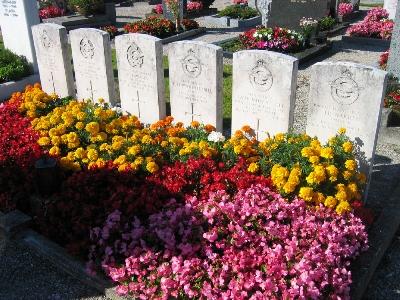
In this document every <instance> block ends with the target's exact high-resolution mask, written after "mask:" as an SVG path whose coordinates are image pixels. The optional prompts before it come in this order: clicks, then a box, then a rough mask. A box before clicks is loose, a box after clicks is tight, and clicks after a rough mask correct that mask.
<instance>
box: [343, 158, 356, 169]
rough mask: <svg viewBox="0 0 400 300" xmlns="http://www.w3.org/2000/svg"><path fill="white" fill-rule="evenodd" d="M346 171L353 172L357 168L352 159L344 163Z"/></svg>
mask: <svg viewBox="0 0 400 300" xmlns="http://www.w3.org/2000/svg"><path fill="white" fill-rule="evenodd" d="M344 165H345V167H346V169H347V170H350V171H354V170H355V169H356V168H357V163H356V161H355V160H353V159H348V160H346V161H345V163H344Z"/></svg>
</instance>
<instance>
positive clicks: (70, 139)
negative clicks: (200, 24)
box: [67, 132, 79, 143]
mask: <svg viewBox="0 0 400 300" xmlns="http://www.w3.org/2000/svg"><path fill="white" fill-rule="evenodd" d="M67 141H68V143H76V142H79V137H78V135H77V134H76V132H70V133H68V134H67Z"/></svg>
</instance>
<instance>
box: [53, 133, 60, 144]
mask: <svg viewBox="0 0 400 300" xmlns="http://www.w3.org/2000/svg"><path fill="white" fill-rule="evenodd" d="M51 143H52V144H53V145H54V146H58V145H60V144H61V138H60V137H59V136H58V135H56V136H53V137H52V138H51Z"/></svg>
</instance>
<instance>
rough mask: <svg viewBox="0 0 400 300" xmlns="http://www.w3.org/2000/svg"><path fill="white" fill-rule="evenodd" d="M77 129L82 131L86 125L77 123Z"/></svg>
mask: <svg viewBox="0 0 400 300" xmlns="http://www.w3.org/2000/svg"><path fill="white" fill-rule="evenodd" d="M75 128H76V129H78V130H82V129H83V128H85V124H84V123H83V122H77V123H76V124H75Z"/></svg>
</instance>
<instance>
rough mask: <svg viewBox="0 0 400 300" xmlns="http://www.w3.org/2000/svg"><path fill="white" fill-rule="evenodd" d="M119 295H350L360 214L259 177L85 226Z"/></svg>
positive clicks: (361, 233)
mask: <svg viewBox="0 0 400 300" xmlns="http://www.w3.org/2000/svg"><path fill="white" fill-rule="evenodd" d="M91 239H92V241H93V242H94V244H93V246H92V248H91V253H90V262H89V267H93V266H95V265H96V264H101V265H102V267H103V269H104V270H105V272H106V273H107V274H108V275H109V276H110V277H111V278H112V279H113V280H114V281H115V282H117V283H118V287H117V292H118V293H119V294H120V295H128V294H129V295H131V296H133V297H136V298H137V299H171V298H179V299H180V298H182V299H187V298H189V299H192V298H197V299H260V300H261V299H318V298H321V299H349V289H350V288H349V286H350V283H351V273H350V271H349V265H350V260H351V259H353V258H354V257H356V256H357V255H358V254H359V253H360V252H361V251H364V250H366V249H367V235H366V233H365V228H364V225H363V224H362V222H361V221H360V219H358V218H356V217H355V216H354V215H352V214H347V215H343V216H339V215H337V214H336V213H335V212H333V211H332V210H330V209H328V208H326V207H324V206H321V207H319V208H318V209H316V210H315V209H310V208H307V205H306V203H305V202H304V201H303V200H300V199H294V200H293V201H292V202H288V201H287V200H285V199H284V198H282V197H281V196H280V195H279V194H277V193H276V192H274V191H272V190H271V189H270V188H268V187H263V186H261V185H256V186H252V187H250V188H247V189H242V190H239V191H238V193H237V194H236V195H234V196H232V195H229V193H228V192H227V191H225V190H220V191H217V192H211V193H210V196H209V197H208V198H197V197H195V196H187V197H186V199H185V201H184V203H179V201H176V200H174V199H172V200H171V201H170V202H169V203H167V204H166V205H165V206H164V208H163V210H162V211H160V212H158V213H155V214H151V215H150V216H148V217H146V216H143V215H142V216H134V217H133V218H131V219H130V220H128V219H127V217H124V216H123V215H122V214H121V213H120V212H119V211H115V212H113V213H112V214H110V215H109V216H108V218H107V220H106V222H105V224H104V226H103V227H102V228H94V229H93V230H92V232H91Z"/></svg>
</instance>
